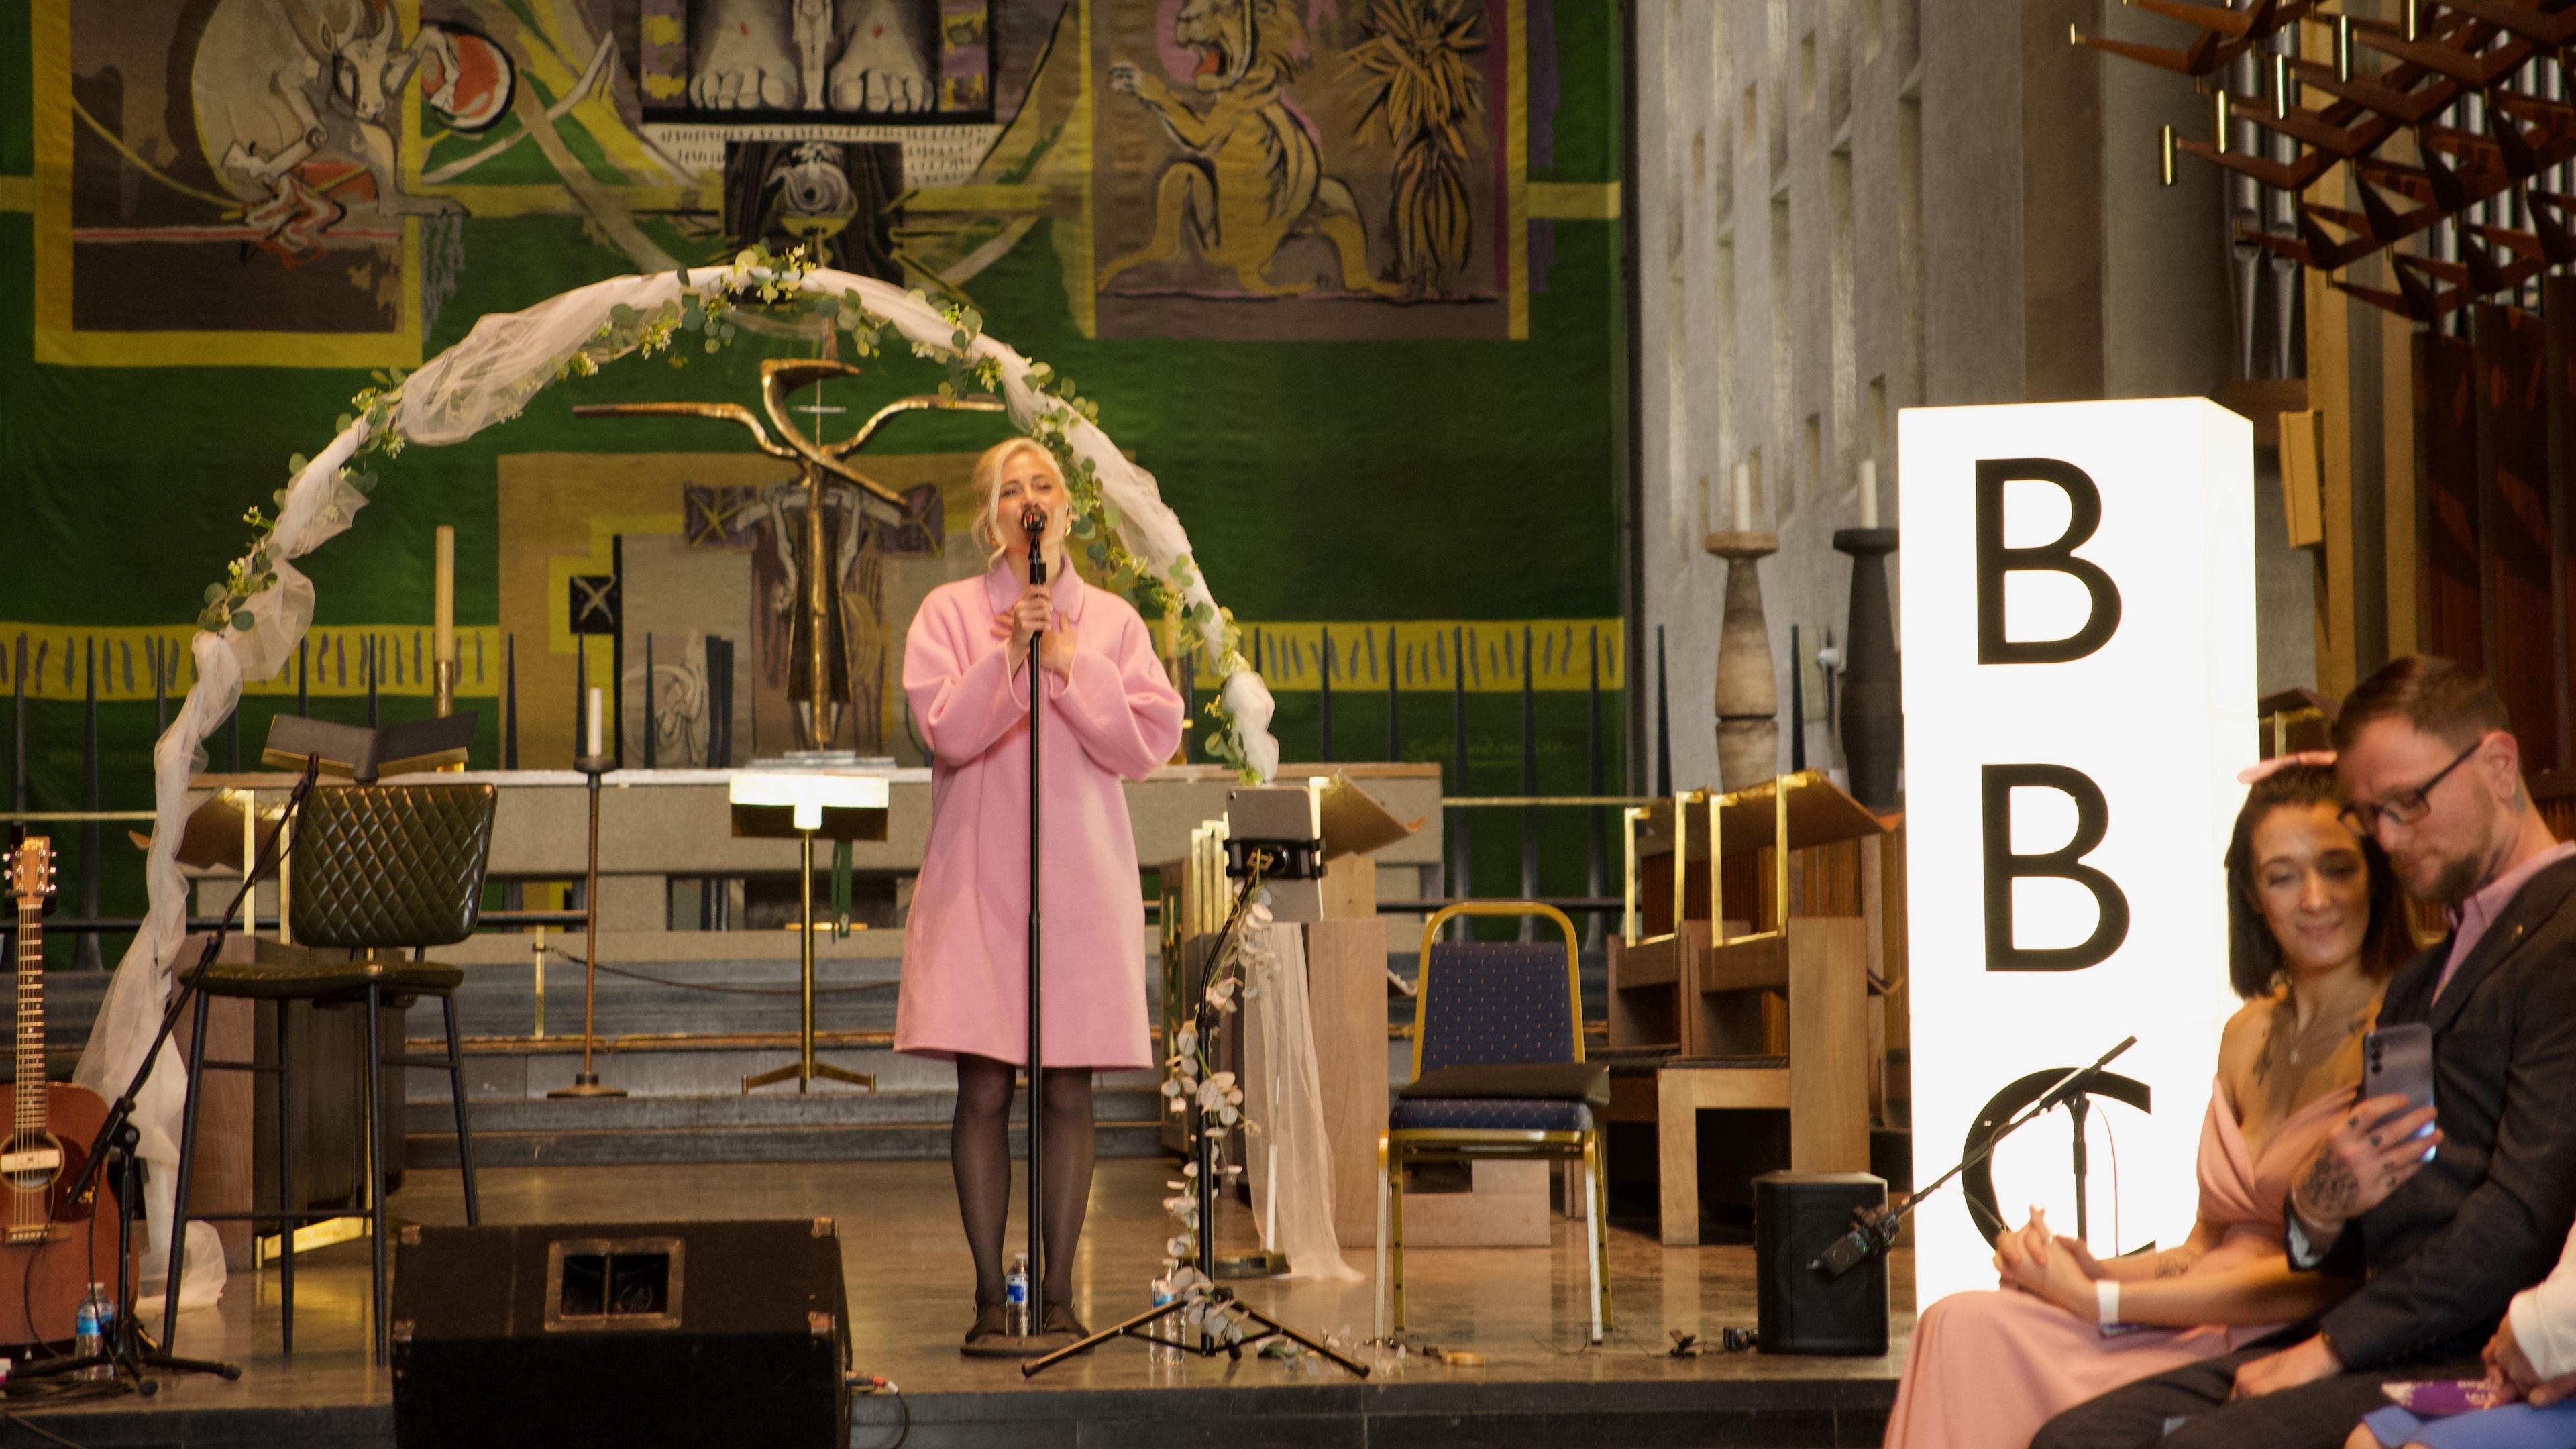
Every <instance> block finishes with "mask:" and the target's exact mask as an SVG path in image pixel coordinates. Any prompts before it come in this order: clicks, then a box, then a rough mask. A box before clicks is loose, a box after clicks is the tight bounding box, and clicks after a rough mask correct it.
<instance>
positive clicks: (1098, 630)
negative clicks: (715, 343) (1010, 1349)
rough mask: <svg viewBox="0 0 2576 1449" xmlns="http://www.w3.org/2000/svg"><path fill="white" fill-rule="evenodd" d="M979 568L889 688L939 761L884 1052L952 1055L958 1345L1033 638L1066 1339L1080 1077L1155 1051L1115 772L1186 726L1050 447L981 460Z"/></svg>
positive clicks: (1024, 811) (1010, 930) (1001, 1016)
mask: <svg viewBox="0 0 2576 1449" xmlns="http://www.w3.org/2000/svg"><path fill="white" fill-rule="evenodd" d="M975 497H976V511H975V526H974V536H975V539H976V541H977V542H979V543H981V544H983V545H984V546H985V547H986V548H988V549H991V550H992V551H993V555H994V557H993V566H992V567H991V568H990V569H989V570H988V571H987V572H985V573H984V574H983V575H982V576H981V577H979V578H972V579H961V580H958V581H957V582H955V583H951V584H945V585H942V586H941V587H939V588H937V589H935V590H933V591H932V592H931V594H930V596H929V597H928V598H926V599H924V600H923V601H922V604H921V611H920V612H919V613H917V614H915V615H914V616H913V620H912V629H911V631H910V633H909V634H907V635H906V636H905V642H904V658H903V688H904V694H905V695H906V697H907V698H909V699H910V700H911V702H912V717H913V720H914V722H915V723H916V725H917V726H918V727H919V729H920V730H921V733H922V736H923V738H924V739H926V740H928V741H929V743H930V748H931V753H932V754H933V756H934V757H935V759H934V762H933V764H932V767H931V793H930V843H929V846H928V848H927V850H926V852H925V854H924V855H923V857H922V863H921V878H920V880H919V882H918V883H917V884H916V886H915V888H914V891H913V897H912V914H911V917H910V919H908V920H907V921H906V922H905V924H904V933H903V992H902V997H901V1000H900V1003H899V1005H898V1006H897V1008H896V1011H895V1030H894V1045H895V1050H897V1051H902V1052H911V1053H914V1054H915V1055H919V1056H929V1057H940V1058H945V1059H948V1060H952V1061H954V1062H955V1063H956V1065H957V1109H956V1116H955V1119H954V1123H953V1132H952V1136H951V1138H950V1145H949V1159H950V1162H951V1164H952V1166H953V1167H954V1169H955V1173H956V1178H957V1205H958V1210H959V1212H960V1214H961V1215H962V1216H963V1217H964V1219H965V1223H966V1244H967V1247H968V1248H969V1249H970V1250H971V1251H972V1252H973V1253H974V1257H975V1322H974V1326H973V1327H972V1328H971V1329H969V1330H968V1331H967V1335H966V1343H965V1347H966V1349H967V1351H968V1352H975V1351H976V1350H977V1349H978V1348H979V1346H981V1347H984V1348H987V1349H990V1348H992V1347H995V1346H996V1344H995V1341H996V1340H998V1339H1000V1337H1001V1335H1002V1334H1003V1332H1004V1322H1005V1320H1004V1312H1003V1302H1002V1297H1003V1277H1002V1228H1003V1224H1004V1222H1005V1220H1006V1219H1007V1218H1008V1216H1009V1213H1010V1192H1011V1148H1010V1128H1009V1119H1010V1109H1011V1095H1012V1091H1013V1084H1014V1077H1015V1074H1016V1071H1017V1069H1018V1068H1020V1067H1022V1066H1024V1065H1026V1064H1027V1060H1028V1045H1027V1044H1028V1020H1029V1018H1028V1005H1029V1003H1028V920H1029V886H1028V882H1029V838H1028V829H1029V678H1030V674H1031V670H1030V668H1029V660H1028V654H1029V638H1030V636H1031V635H1032V634H1037V635H1038V636H1039V638H1040V643H1039V646H1038V660H1037V668H1036V671H1035V672H1036V673H1037V674H1038V675H1040V676H1041V677H1042V678H1043V679H1044V681H1045V683H1044V685H1043V687H1044V688H1045V690H1046V738H1045V751H1044V754H1043V757H1042V761H1041V769H1042V771H1043V774H1044V780H1043V783H1042V788H1043V789H1044V791H1045V798H1044V800H1043V802H1042V803H1043V805H1044V814H1045V821H1044V830H1045V835H1044V838H1043V841H1042V846H1043V849H1044V850H1045V852H1046V854H1045V867H1046V868H1045V877H1044V891H1045V899H1044V902H1043V905H1044V907H1045V916H1046V932H1045V946H1044V957H1043V960H1042V961H1041V963H1040V983H1041V989H1043V990H1044V991H1045V993H1046V1012H1045V1033H1046V1036H1045V1040H1044V1041H1043V1042H1042V1043H1041V1044H1040V1045H1041V1050H1042V1051H1043V1053H1044V1067H1045V1071H1044V1073H1043V1075H1044V1077H1045V1080H1044V1082H1043V1083H1042V1084H1037V1085H1036V1086H1035V1087H1034V1090H1033V1095H1034V1096H1035V1097H1036V1098H1037V1101H1036V1103H1034V1104H1033V1110H1035V1111H1042V1112H1044V1113H1045V1114H1046V1116H1045V1125H1046V1201H1045V1202H1044V1204H1043V1205H1042V1207H1043V1211H1044V1215H1045V1218H1046V1222H1045V1233H1046V1281H1045V1282H1044V1283H1043V1284H1042V1285H1038V1287H1039V1292H1040V1302H1041V1303H1042V1304H1043V1307H1042V1308H1039V1309H1038V1310H1037V1312H1036V1314H1035V1315H1034V1316H1035V1317H1036V1318H1037V1320H1038V1330H1037V1331H1038V1332H1039V1333H1040V1334H1042V1335H1064V1334H1075V1335H1078V1334H1080V1333H1081V1332H1082V1331H1083V1329H1082V1325H1081V1323H1080V1321H1079V1320H1077V1319H1076V1318H1075V1317H1074V1315H1073V1311H1072V1307H1071V1304H1072V1301H1073V1259H1074V1246H1075V1244H1076V1243H1077V1242H1079V1241H1080V1239H1081V1237H1082V1216H1083V1209H1084V1207H1085V1205H1086V1204H1087V1203H1088V1202H1089V1201H1090V1197H1091V1157H1092V1122H1091V1074H1092V1073H1093V1072H1094V1071H1108V1070H1118V1069H1129V1068H1137V1067H1147V1066H1151V1065H1153V1061H1154V1058H1153V1053H1152V1050H1151V1049H1150V1047H1149V1046H1148V1045H1147V1042H1146V1034H1145V1009H1146V998H1145V939H1144V921H1145V904H1144V895H1143V891H1142V889H1141V886H1140V883H1139V878H1138V873H1137V869H1136V838H1135V834H1134V832H1133V830H1132V829H1131V828H1130V826H1129V824H1128V820H1127V796H1126V792H1125V790H1124V788H1123V787H1122V784H1121V782H1122V781H1124V780H1138V779H1143V778H1144V777H1145V775H1146V774H1148V773H1149V772H1151V771H1152V770H1153V768H1154V767H1155V766H1156V765H1159V764H1161V763H1163V762H1164V761H1165V760H1168V759H1170V758H1171V755H1172V751H1173V749H1174V748H1175V747H1176V746H1177V745H1178V744H1179V743H1180V738H1181V700H1180V696H1179V694H1178V693H1177V692H1176V691H1175V690H1174V689H1173V688H1172V685H1171V681H1170V680H1169V679H1168V678H1166V677H1165V676H1164V673H1163V665H1162V662H1161V661H1160V660H1159V659H1157V658H1156V657H1155V655H1154V648H1153V642H1152V640H1151V639H1150V638H1149V637H1148V636H1147V634H1146V631H1145V623H1144V621H1143V620H1142V619H1140V618H1138V617H1137V615H1136V610H1135V609H1134V608H1133V607H1131V606H1130V605H1129V604H1128V603H1127V601H1126V600H1125V599H1122V598H1119V597H1118V596H1117V595H1115V594H1112V593H1109V592H1108V591H1106V590H1103V589H1099V588H1094V587H1092V586H1091V585H1088V584H1085V583H1083V582H1082V581H1081V580H1080V579H1079V578H1077V577H1075V576H1074V575H1073V574H1072V573H1071V572H1070V571H1069V570H1068V569H1067V568H1066V567H1065V557H1064V538H1065V533H1066V530H1067V528H1068V526H1069V525H1070V523H1071V521H1072V520H1071V517H1070V514H1071V511H1072V509H1071V499H1070V498H1069V497H1068V496H1067V494H1066V492H1065V486H1064V478H1063V476H1062V475H1061V474H1060V473H1058V472H1057V470H1056V464H1055V459H1054V458H1053V457H1052V456H1051V455H1049V454H1048V452H1047V450H1046V449H1045V448H1044V447H1042V446H1041V445H1039V444H1037V443H1035V442H1033V441H1031V440H1029V439H1027V438H1014V439H1012V440H1011V441H1009V442H1006V443H1002V444H999V445H997V446H995V447H993V448H991V449H989V450H988V451H986V452H985V454H984V455H983V457H981V458H980V459H978V460H976V464H975ZM1032 506H1034V507H1037V508H1041V509H1044V510H1045V512H1046V517H1047V523H1046V531H1045V534H1044V535H1043V539H1042V542H1041V545H1040V546H1041V548H1042V550H1043V553H1044V557H1045V559H1046V561H1047V570H1046V576H1047V580H1048V582H1047V583H1046V584H1044V585H1031V584H1029V583H1028V582H1027V579H1028V576H1029V569H1028V555H1029V545H1028V539H1027V535H1026V534H1025V533H1023V532H1022V531H1021V529H1020V528H1019V527H1018V526H1017V525H1018V522H1019V520H1020V518H1021V517H1022V510H1024V509H1026V508H1029V507H1032Z"/></svg>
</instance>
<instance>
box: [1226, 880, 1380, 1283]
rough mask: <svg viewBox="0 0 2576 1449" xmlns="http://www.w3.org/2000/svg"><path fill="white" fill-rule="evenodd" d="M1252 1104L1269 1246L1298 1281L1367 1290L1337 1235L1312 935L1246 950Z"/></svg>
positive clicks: (1296, 934) (1248, 1095)
mask: <svg viewBox="0 0 2576 1449" xmlns="http://www.w3.org/2000/svg"><path fill="white" fill-rule="evenodd" d="M1244 956H1245V965H1246V967H1247V968H1248V977H1249V980H1250V982H1251V985H1252V990H1250V991H1248V992H1246V993H1245V1001H1244V1003H1243V1012H1244V1015H1245V1017H1246V1018H1247V1023H1246V1024H1247V1025H1248V1026H1249V1027H1250V1030H1248V1031H1247V1032H1245V1034H1244V1037H1245V1044H1246V1047H1247V1050H1246V1051H1245V1053H1244V1079H1245V1080H1244V1099H1245V1106H1246V1108H1247V1110H1248V1111H1249V1112H1250V1114H1251V1117H1252V1120H1253V1121H1254V1122H1255V1123H1257V1124H1259V1126H1260V1129H1261V1130H1260V1132H1259V1133H1258V1134H1256V1135H1255V1136H1254V1137H1253V1138H1252V1139H1251V1140H1250V1141H1249V1142H1247V1143H1246V1144H1245V1146H1244V1151H1245V1152H1246V1153H1248V1154H1250V1155H1251V1156H1252V1157H1254V1158H1255V1159H1257V1160H1258V1161H1259V1162H1260V1163H1261V1166H1262V1172H1261V1188H1260V1191H1259V1192H1258V1193H1256V1194H1255V1196H1254V1202H1253V1212H1254V1213H1255V1215H1256V1216H1255V1221H1257V1222H1258V1223H1259V1224H1260V1225H1261V1240H1262V1242H1263V1243H1265V1244H1266V1245H1268V1246H1269V1247H1270V1248H1271V1249H1272V1250H1273V1251H1274V1252H1278V1253H1282V1254H1285V1255H1286V1256H1287V1259H1288V1274H1287V1276H1289V1277H1291V1278H1317V1279H1321V1280H1323V1281H1325V1282H1330V1283H1352V1282H1357V1281H1358V1280H1359V1279H1360V1278H1361V1277H1363V1276H1364V1275H1363V1274H1362V1273H1361V1272H1360V1271H1359V1270H1358V1269H1356V1268H1353V1267H1352V1266H1351V1265H1350V1264H1348V1263H1345V1262H1343V1261H1342V1245H1341V1237H1340V1234H1339V1233H1337V1232H1336V1231H1335V1230H1334V1228H1333V1157H1332V1153H1331V1152H1330V1151H1328V1150H1327V1149H1326V1146H1325V1142H1324V1090H1323V1083H1322V1082H1321V1081H1320V1080H1318V1078H1317V1076H1316V1068H1315V1013H1314V1005H1313V998H1312V997H1311V996H1310V995H1309V994H1308V992H1307V989H1306V933H1305V932H1304V931H1303V930H1302V929H1300V928H1298V927H1296V926H1293V925H1287V924H1274V925H1272V926H1270V927H1268V928H1266V929H1265V930H1264V931H1263V932H1262V933H1261V936H1260V938H1259V939H1258V940H1254V941H1247V942H1245V951H1244Z"/></svg>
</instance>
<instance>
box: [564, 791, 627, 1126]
mask: <svg viewBox="0 0 2576 1449" xmlns="http://www.w3.org/2000/svg"><path fill="white" fill-rule="evenodd" d="M610 763H611V762H610V760H609V758H608V757H607V756H605V755H593V756H590V757H588V758H586V759H580V760H575V761H573V765H574V767H575V768H576V769H579V770H580V771H581V772H582V773H583V774H584V775H587V776H589V777H590V872H589V874H588V876H587V877H585V879H584V882H583V885H582V888H581V909H582V915H583V916H584V917H585V918H586V919H585V920H584V921H583V922H582V928H581V930H582V949H581V1071H580V1072H578V1073H577V1074H575V1075H574V1077H573V1079H572V1085H571V1086H569V1087H557V1088H555V1089H554V1090H553V1091H551V1092H548V1093H546V1095H547V1096H549V1097H623V1096H625V1095H626V1089H625V1088H623V1087H603V1086H601V1085H600V1084H599V1073H598V1072H597V1071H596V1070H594V1069H593V1068H592V1066H591V1063H590V1054H591V1050H592V1048H593V1047H595V1046H596V1045H597V1044H598V1042H599V1033H598V1031H597V1026H598V1021H599V779H600V776H602V775H605V774H607V773H608V771H609V766H610Z"/></svg>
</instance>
